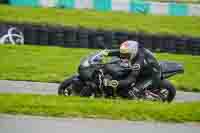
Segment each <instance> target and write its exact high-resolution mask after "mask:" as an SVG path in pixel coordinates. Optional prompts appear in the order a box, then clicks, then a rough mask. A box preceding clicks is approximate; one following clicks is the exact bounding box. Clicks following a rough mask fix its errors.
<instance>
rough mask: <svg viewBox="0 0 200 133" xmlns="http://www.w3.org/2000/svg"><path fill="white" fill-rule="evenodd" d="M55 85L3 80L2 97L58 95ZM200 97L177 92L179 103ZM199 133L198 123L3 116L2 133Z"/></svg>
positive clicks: (0, 121)
mask: <svg viewBox="0 0 200 133" xmlns="http://www.w3.org/2000/svg"><path fill="white" fill-rule="evenodd" d="M58 86H59V84H56V83H40V82H26V81H7V80H0V93H31V94H42V95H57V88H58ZM199 100H200V93H191V92H180V91H179V92H177V96H176V99H175V101H176V102H185V101H199ZM57 132H58V133H122V132H126V133H133V132H138V133H169V132H170V133H200V124H199V123H185V124H177V123H156V122H130V121H116V120H115V121H112V120H99V119H98V120H95V119H69V118H68V119H65V118H52V117H36V116H12V115H5V114H0V133H57Z"/></svg>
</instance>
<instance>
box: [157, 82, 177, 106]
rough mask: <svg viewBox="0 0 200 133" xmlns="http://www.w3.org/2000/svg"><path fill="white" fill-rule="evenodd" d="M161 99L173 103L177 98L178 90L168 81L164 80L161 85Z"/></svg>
mask: <svg viewBox="0 0 200 133" xmlns="http://www.w3.org/2000/svg"><path fill="white" fill-rule="evenodd" d="M159 95H160V97H161V99H162V101H163V102H172V100H173V99H174V97H175V96H176V89H175V87H174V86H173V84H172V83H171V82H169V81H168V80H162V81H161V85H160V94H159Z"/></svg>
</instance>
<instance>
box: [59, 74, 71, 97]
mask: <svg viewBox="0 0 200 133" xmlns="http://www.w3.org/2000/svg"><path fill="white" fill-rule="evenodd" d="M72 81H73V77H72V78H69V79H66V80H65V81H63V82H62V83H61V84H60V86H59V87H58V95H61V96H71V95H72V92H73V84H72Z"/></svg>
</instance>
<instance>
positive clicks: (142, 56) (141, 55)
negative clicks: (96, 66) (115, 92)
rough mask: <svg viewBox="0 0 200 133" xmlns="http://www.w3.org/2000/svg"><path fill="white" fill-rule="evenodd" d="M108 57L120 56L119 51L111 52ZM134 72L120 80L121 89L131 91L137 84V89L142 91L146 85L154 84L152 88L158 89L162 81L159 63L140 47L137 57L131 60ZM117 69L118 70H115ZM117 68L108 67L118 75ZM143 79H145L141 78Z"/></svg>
mask: <svg viewBox="0 0 200 133" xmlns="http://www.w3.org/2000/svg"><path fill="white" fill-rule="evenodd" d="M108 56H118V57H119V56H120V52H119V50H109V52H108ZM131 67H132V71H131V72H130V73H129V74H128V76H127V77H125V78H123V79H120V80H118V82H119V86H118V87H119V88H122V89H129V88H130V85H131V84H132V83H135V85H134V86H135V87H136V88H138V89H142V88H143V87H144V86H145V84H148V83H150V84H152V85H153V86H152V87H158V85H159V83H160V80H161V69H160V65H159V63H158V62H157V60H156V58H155V57H154V56H153V54H152V53H151V52H150V51H149V50H147V49H145V48H143V47H140V48H139V51H138V54H137V55H136V57H135V58H134V59H133V60H131ZM115 69H116V70H115ZM117 69H118V68H117V66H113V65H110V66H108V67H107V70H108V71H113V72H114V73H115V75H117V73H120V72H117V71H118V70H119V71H120V68H119V69H118V70H117ZM139 77H143V78H139Z"/></svg>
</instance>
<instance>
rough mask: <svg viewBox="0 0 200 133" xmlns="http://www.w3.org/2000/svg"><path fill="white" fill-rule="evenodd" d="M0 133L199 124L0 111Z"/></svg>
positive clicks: (165, 130) (162, 129)
mask: <svg viewBox="0 0 200 133" xmlns="http://www.w3.org/2000/svg"><path fill="white" fill-rule="evenodd" d="M0 132H1V133H123V132H125V133H200V124H197V123H196V124H195V123H187V124H175V123H155V122H130V121H117V120H115V121H112V120H94V119H93V120H92V119H65V118H50V117H48V118H47V117H32V116H11V115H0Z"/></svg>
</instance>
